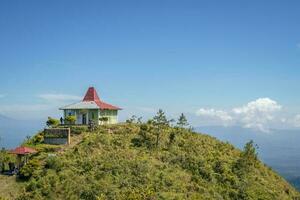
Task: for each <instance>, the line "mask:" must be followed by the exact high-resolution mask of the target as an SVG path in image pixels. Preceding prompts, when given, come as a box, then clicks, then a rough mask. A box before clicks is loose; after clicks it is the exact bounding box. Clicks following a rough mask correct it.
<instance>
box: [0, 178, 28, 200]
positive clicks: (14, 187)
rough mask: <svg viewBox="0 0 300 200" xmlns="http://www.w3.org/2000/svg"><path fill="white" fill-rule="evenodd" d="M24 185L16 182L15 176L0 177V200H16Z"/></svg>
mask: <svg viewBox="0 0 300 200" xmlns="http://www.w3.org/2000/svg"><path fill="white" fill-rule="evenodd" d="M23 186H24V184H23V183H22V182H16V177H15V176H4V175H0V199H1V198H4V199H16V198H17V196H18V195H19V194H20V193H21V191H22V188H23Z"/></svg>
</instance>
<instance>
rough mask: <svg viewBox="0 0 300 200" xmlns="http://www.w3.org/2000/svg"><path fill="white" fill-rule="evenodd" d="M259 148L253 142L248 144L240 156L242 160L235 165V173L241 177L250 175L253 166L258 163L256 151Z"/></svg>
mask: <svg viewBox="0 0 300 200" xmlns="http://www.w3.org/2000/svg"><path fill="white" fill-rule="evenodd" d="M257 148H258V146H257V145H256V144H254V142H253V140H250V141H249V142H247V143H246V144H245V146H244V150H243V151H242V152H241V154H240V158H239V159H238V160H237V162H236V164H235V171H237V172H238V174H239V175H243V174H245V173H248V172H249V171H250V170H251V168H252V167H253V166H255V164H256V163H257V160H258V158H257V152H256V149H257Z"/></svg>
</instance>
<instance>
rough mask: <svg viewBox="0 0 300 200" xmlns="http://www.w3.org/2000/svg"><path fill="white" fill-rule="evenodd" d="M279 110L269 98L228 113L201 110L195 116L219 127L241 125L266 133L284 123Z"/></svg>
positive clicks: (275, 103)
mask: <svg viewBox="0 0 300 200" xmlns="http://www.w3.org/2000/svg"><path fill="white" fill-rule="evenodd" d="M281 109H282V106H281V105H279V104H278V103H277V102H276V101H274V100H272V99H270V98H259V99H257V100H255V101H251V102H249V103H247V104H246V105H244V106H241V107H236V108H233V109H231V110H229V111H225V110H215V109H213V108H210V109H205V108H201V109H199V110H198V111H197V112H196V115H197V116H201V117H206V118H208V119H210V120H211V121H213V122H215V123H216V122H218V124H219V125H241V126H243V127H246V128H255V129H259V130H261V131H264V132H268V131H269V129H270V128H271V126H272V124H274V123H276V122H280V123H284V121H285V120H283V118H282V117H281V116H280V112H279V111H280V110H281ZM299 124H300V123H299Z"/></svg>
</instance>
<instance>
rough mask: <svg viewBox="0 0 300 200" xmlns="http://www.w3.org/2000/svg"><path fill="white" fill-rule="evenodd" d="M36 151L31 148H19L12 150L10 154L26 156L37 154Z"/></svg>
mask: <svg viewBox="0 0 300 200" xmlns="http://www.w3.org/2000/svg"><path fill="white" fill-rule="evenodd" d="M36 152H37V151H36V150H35V149H32V148H29V147H17V148H15V149H14V150H11V151H10V153H12V154H17V155H26V154H31V153H36Z"/></svg>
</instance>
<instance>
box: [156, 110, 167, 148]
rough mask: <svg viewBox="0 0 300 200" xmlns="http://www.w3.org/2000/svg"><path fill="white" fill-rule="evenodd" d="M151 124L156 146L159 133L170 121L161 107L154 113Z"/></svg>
mask: <svg viewBox="0 0 300 200" xmlns="http://www.w3.org/2000/svg"><path fill="white" fill-rule="evenodd" d="M152 123H153V125H154V126H155V130H154V134H155V136H156V142H155V145H156V147H157V146H158V143H159V139H160V135H161V133H162V132H163V130H164V128H166V127H167V126H169V123H170V121H169V120H168V119H167V117H166V115H165V112H164V111H163V110H162V109H159V110H158V112H157V113H156V115H155V116H154V117H153V120H152Z"/></svg>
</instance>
